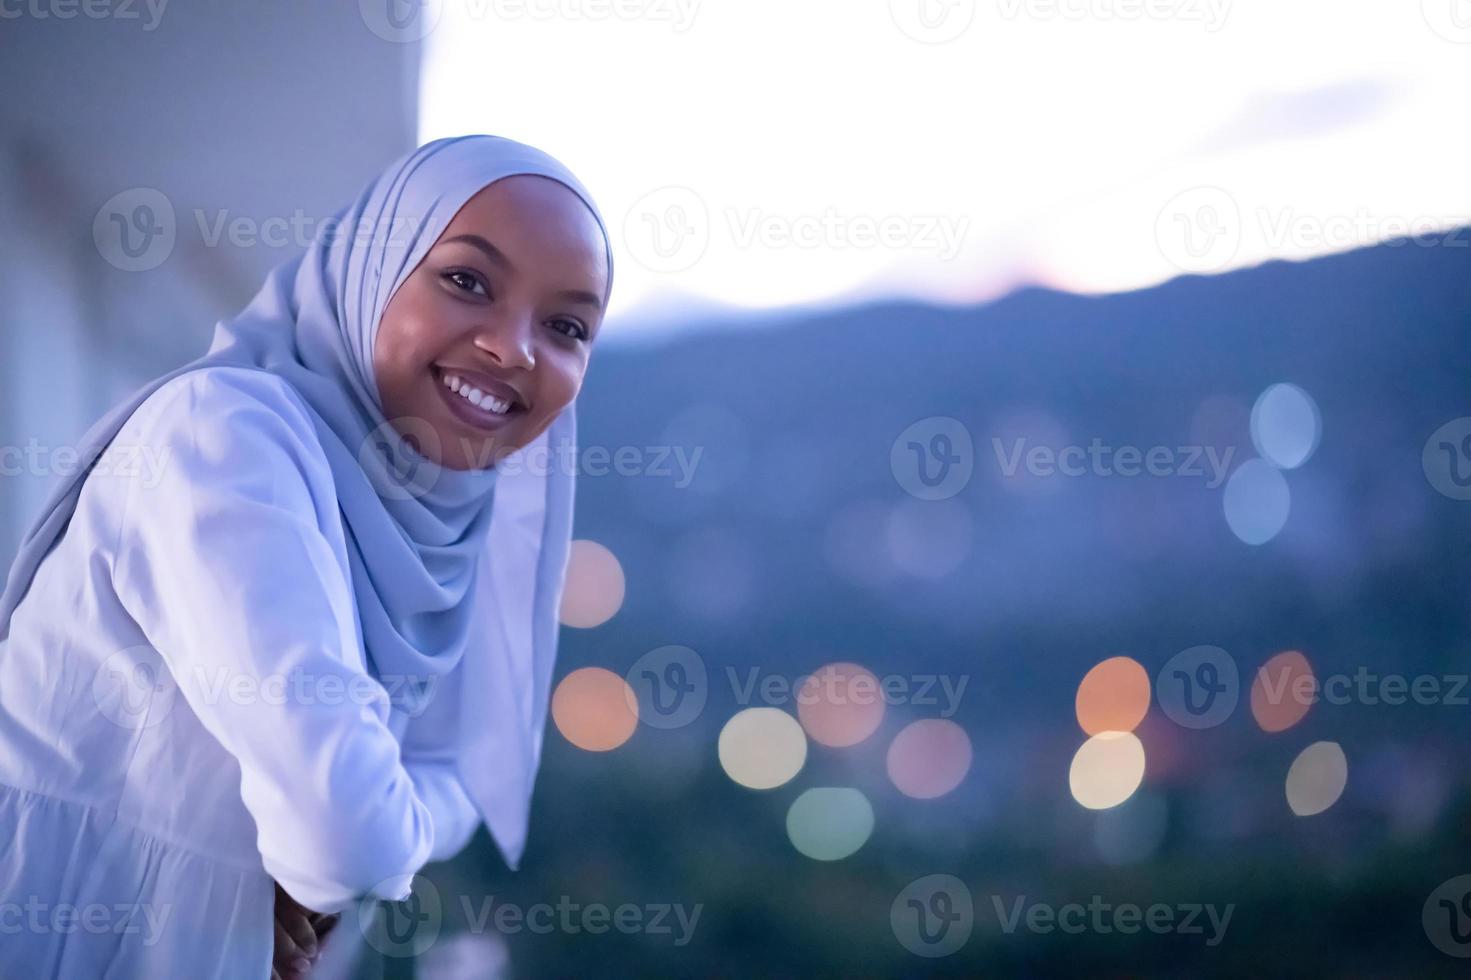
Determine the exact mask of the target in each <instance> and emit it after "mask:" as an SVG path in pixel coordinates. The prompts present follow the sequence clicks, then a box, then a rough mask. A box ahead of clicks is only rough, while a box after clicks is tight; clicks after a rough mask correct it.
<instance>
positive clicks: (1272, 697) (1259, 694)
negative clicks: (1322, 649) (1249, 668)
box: [1251, 650, 1318, 732]
mask: <svg viewBox="0 0 1471 980" xmlns="http://www.w3.org/2000/svg"><path fill="white" fill-rule="evenodd" d="M1317 692H1318V679H1317V678H1316V677H1315V676H1313V666H1312V664H1310V663H1308V658H1307V657H1305V656H1303V655H1302V654H1301V653H1299V652H1298V651H1296V650H1284V651H1282V652H1281V653H1279V654H1277V655H1276V656H1275V657H1273V658H1272V659H1271V660H1268V661H1267V662H1266V663H1264V664H1262V668H1261V670H1258V671H1257V673H1256V680H1255V681H1253V682H1252V685H1251V715H1252V717H1253V718H1255V719H1256V723H1257V724H1258V725H1260V726H1261V729H1262V731H1264V732H1285V731H1286V730H1287V729H1289V728H1291V727H1292V726H1293V725H1296V724H1297V723H1298V722H1300V721H1302V719H1303V717H1304V716H1305V715H1306V714H1307V713H1308V708H1310V707H1312V704H1313V700H1314V698H1315V696H1316V695H1317Z"/></svg>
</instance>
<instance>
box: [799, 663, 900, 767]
mask: <svg viewBox="0 0 1471 980" xmlns="http://www.w3.org/2000/svg"><path fill="white" fill-rule="evenodd" d="M797 717H798V718H799V719H801V721H802V727H803V728H804V729H806V731H807V735H808V736H809V737H810V738H811V739H812V740H813V741H814V742H817V743H818V744H820V745H827V746H832V747H834V748H842V747H845V746H849V745H857V744H858V743H859V742H861V741H863V740H864V739H866V738H868V736H870V735H872V734H873V733H874V732H875V731H877V730H878V727H879V724H880V723H881V722H882V721H883V720H884V695H883V691H882V690H881V689H880V687H879V681H878V678H877V677H875V676H874V675H873V673H872V672H871V671H869V670H866V669H864V668H863V667H860V666H858V665H857V664H850V663H831V664H825V665H823V666H822V667H819V668H818V669H817V670H815V671H813V672H812V673H811V674H810V675H808V677H807V678H806V679H805V680H804V681H802V685H801V687H799V688H798V689H797Z"/></svg>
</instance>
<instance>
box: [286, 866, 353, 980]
mask: <svg viewBox="0 0 1471 980" xmlns="http://www.w3.org/2000/svg"><path fill="white" fill-rule="evenodd" d="M339 918H340V917H339V916H337V915H324V914H322V913H320V912H313V911H312V910H311V909H309V908H307V907H305V906H304V905H302V904H301V903H300V902H298V901H297V900H296V899H294V898H292V897H291V896H290V895H288V894H286V892H285V891H284V890H283V889H282V888H281V886H280V885H277V886H276V952H275V956H274V957H273V958H272V964H271V980H304V978H305V977H307V976H308V975H310V973H311V970H312V964H313V963H315V962H316V961H317V957H318V956H319V955H321V950H322V942H323V940H324V939H326V937H327V933H329V932H331V931H332V927H333V926H335V925H337V921H338V919H339Z"/></svg>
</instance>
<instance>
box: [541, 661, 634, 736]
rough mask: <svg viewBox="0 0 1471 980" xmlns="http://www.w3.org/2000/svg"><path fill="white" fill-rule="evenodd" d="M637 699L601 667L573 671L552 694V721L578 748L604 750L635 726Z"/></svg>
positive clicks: (624, 682)
mask: <svg viewBox="0 0 1471 980" xmlns="http://www.w3.org/2000/svg"><path fill="white" fill-rule="evenodd" d="M637 704H638V702H637V701H636V699H635V698H634V694H633V691H632V690H631V689H630V688H629V686H628V683H627V682H626V681H624V679H623V678H622V677H619V676H618V675H617V674H615V673H613V672H612V671H611V670H604V669H603V668H602V667H582V668H579V669H577V670H574V671H573V672H572V673H570V674H568V675H567V676H566V677H564V678H562V682H561V683H560V684H558V685H557V689H556V691H555V692H553V694H552V721H553V722H554V723H555V724H556V726H557V731H559V732H561V733H562V737H563V738H565V739H566V740H567V741H569V742H571V743H572V744H573V745H575V746H577V747H578V748H579V749H586V750H587V751H589V752H607V751H608V750H609V749H616V748H617V747H618V746H620V745H622V744H623V743H624V742H626V741H628V738H629V736H631V735H632V734H633V730H634V729H635V728H637V727H638V708H637Z"/></svg>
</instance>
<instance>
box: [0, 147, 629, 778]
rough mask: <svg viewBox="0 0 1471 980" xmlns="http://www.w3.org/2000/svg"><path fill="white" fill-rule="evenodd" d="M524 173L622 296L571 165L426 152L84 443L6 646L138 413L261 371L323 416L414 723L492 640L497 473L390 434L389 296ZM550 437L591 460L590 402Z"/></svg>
mask: <svg viewBox="0 0 1471 980" xmlns="http://www.w3.org/2000/svg"><path fill="white" fill-rule="evenodd" d="M518 174H535V175H540V176H543V177H549V178H551V179H553V180H556V181H558V182H560V183H562V184H564V185H566V186H567V187H568V188H570V189H571V190H572V191H573V192H575V193H576V194H577V195H578V196H579V197H580V198H581V199H582V201H583V203H585V204H586V205H587V207H588V209H589V210H590V211H591V212H592V213H593V216H594V217H595V218H596V219H597V221H598V224H599V226H600V227H602V229H603V236H604V243H605V245H607V246H608V273H609V279H608V287H609V289H610V290H611V288H612V269H613V264H612V263H613V256H612V248H611V244H610V240H609V239H608V235H607V227H606V225H604V223H603V219H602V216H601V215H600V214H599V213H598V209H597V206H596V205H595V204H594V203H593V200H592V197H591V195H590V194H589V193H588V192H587V190H586V189H585V188H584V187H583V186H582V184H581V183H580V182H579V181H578V180H577V178H576V177H574V176H573V175H572V173H571V172H570V171H569V170H567V168H566V167H564V166H563V165H562V164H560V163H559V162H557V161H556V160H555V159H553V158H552V157H550V156H548V155H547V154H545V153H543V152H541V151H540V150H537V149H535V148H533V147H530V146H526V145H524V144H521V143H517V142H514V141H512V140H508V139H504V138H501V137H497V136H483V135H476V136H463V137H457V138H454V139H443V140H436V141H434V142H432V143H427V144H425V145H424V146H421V147H419V148H418V149H417V150H414V151H413V152H411V153H409V154H407V155H406V156H404V157H403V158H401V159H399V160H398V161H396V162H395V163H394V164H393V165H391V166H390V167H389V168H388V169H387V170H385V171H384V172H383V174H382V175H381V176H379V177H378V178H377V179H376V180H374V181H373V182H372V183H370V184H369V185H368V187H367V188H366V189H365V190H364V191H363V192H362V194H360V195H359V196H358V198H357V200H356V201H355V202H354V203H353V204H352V205H351V206H349V207H348V208H345V209H344V210H343V211H342V212H340V213H339V215H338V216H337V221H338V224H337V225H336V227H335V228H325V229H324V230H323V232H322V234H320V235H318V237H317V240H316V241H315V242H314V243H313V244H312V245H311V247H310V248H309V249H308V250H307V252H306V253H305V254H304V255H302V256H301V257H300V258H297V259H294V260H292V261H289V262H286V263H283V264H282V265H280V266H278V267H277V268H275V269H274V270H273V271H272V272H271V273H270V275H269V277H268V278H267V280H266V282H265V285H264V286H263V287H262V288H261V290H260V292H259V293H258V294H257V295H256V296H255V298H254V299H253V300H252V301H251V302H250V304H249V306H247V307H246V308H245V310H244V311H243V312H241V313H240V314H239V315H238V316H236V317H234V318H233V319H230V320H225V321H221V322H220V323H219V325H218V326H217V327H216V328H215V334H214V339H213V342H212V344H211V345H210V348H209V351H208V353H207V354H205V355H204V356H203V357H201V358H199V359H198V360H195V361H193V362H191V363H189V364H186V365H184V366H183V367H181V368H178V369H177V370H175V371H172V372H170V373H168V374H166V375H164V376H163V377H161V378H158V379H156V380H154V381H152V382H149V383H148V384H147V385H145V386H144V387H143V388H142V389H141V390H140V391H138V392H137V393H136V394H134V395H133V396H132V397H131V398H130V399H129V400H128V401H127V402H126V403H124V404H123V405H121V406H119V407H117V408H115V409H114V410H112V411H111V412H110V413H109V414H108V415H107V416H106V417H104V418H103V419H102V420H101V421H100V422H98V423H97V424H96V425H95V426H93V428H92V429H91V430H90V431H88V432H87V434H86V435H85V436H83V439H82V443H81V446H80V447H79V448H80V452H79V455H80V457H81V459H82V460H83V461H84V462H85V463H86V465H85V466H84V467H80V468H79V470H78V471H77V472H76V473H75V474H73V475H71V476H70V477H69V478H67V479H66V480H65V481H64V482H63V484H62V485H61V486H59V487H57V488H56V489H55V490H54V491H53V492H52V494H51V496H50V497H49V498H48V500H47V502H46V504H45V505H44V507H43V509H42V511H41V516H40V518H39V519H38V520H37V521H36V523H35V524H34V525H33V526H32V527H31V529H30V531H29V532H28V533H27V535H26V537H25V539H24V541H23V543H22V545H21V548H20V552H19V554H18V556H17V558H16V560H15V563H14V565H13V566H12V568H11V571H10V575H9V577H8V579H7V582H6V586H5V590H4V593H3V595H0V639H4V638H5V637H6V636H8V635H9V633H10V619H11V614H12V613H13V612H14V610H15V608H16V606H17V605H19V603H20V601H21V599H22V598H23V597H24V595H25V593H26V591H27V590H28V589H29V587H30V584H31V581H32V579H33V578H34V576H35V573H36V569H37V567H38V566H39V565H40V564H41V561H42V559H43V558H45V556H46V555H47V553H49V552H50V550H51V548H52V547H53V546H54V545H55V543H56V542H57V540H58V539H59V538H60V537H61V535H62V533H63V532H64V531H65V529H66V526H67V523H68V522H69V521H70V519H71V516H72V513H73V512H74V511H75V509H76V505H77V500H78V497H79V496H80V494H81V489H82V484H83V481H84V480H85V478H86V475H87V473H88V472H89V471H90V468H91V464H92V463H94V462H95V461H96V460H97V458H98V457H99V456H100V455H101V453H102V452H103V450H105V449H106V447H107V445H108V444H109V443H110V442H111V441H112V439H113V438H114V437H115V436H116V434H117V433H118V431H119V430H120V429H121V428H122V426H123V423H124V422H125V421H126V420H127V419H128V417H129V416H131V415H132V413H133V412H134V410H135V409H137V408H138V406H139V405H140V404H141V403H142V402H143V401H144V400H145V399H146V398H148V396H149V395H151V394H152V393H153V392H154V391H155V390H157V389H158V388H159V387H160V386H161V385H163V384H164V383H165V382H167V381H169V380H170V379H172V378H175V377H177V376H178V375H180V374H183V373H184V372H186V371H194V370H198V369H201V368H206V367H214V366H233V367H247V368H256V369H259V370H263V371H269V372H271V373H273V374H276V375H279V376H280V377H282V378H284V379H286V380H287V381H288V382H290V384H291V386H292V387H293V388H294V389H295V390H296V391H297V392H298V393H299V394H300V395H301V397H302V398H303V399H304V400H305V402H306V404H307V405H308V407H309V408H310V409H311V412H312V414H313V417H314V422H315V423H316V428H317V433H318V435H319V436H320V439H321V443H322V446H323V447H324V449H325V450H326V456H327V460H328V462H329V463H330V465H331V467H332V474H333V477H334V479H335V481H336V486H337V492H338V496H339V503H340V510H341V514H342V520H343V525H344V527H345V529H346V531H347V535H346V538H347V544H348V555H349V560H350V563H351V568H352V584H353V591H354V594H355V597H356V604H357V610H358V615H359V617H360V625H361V628H362V634H363V642H364V646H365V649H366V653H367V656H368V660H369V664H370V668H371V669H372V671H373V672H374V674H375V675H376V676H379V677H382V676H385V675H393V676H395V677H400V678H412V679H414V680H416V681H417V682H418V683H417V684H416V685H413V686H410V685H399V688H400V690H399V691H398V692H397V695H396V699H395V707H396V708H398V709H400V710H402V711H404V712H407V713H408V714H410V715H412V714H415V713H416V712H417V711H418V710H420V709H421V708H422V707H423V701H424V699H425V698H427V697H428V696H431V695H432V693H433V691H434V689H435V687H436V685H435V684H434V683H433V682H434V681H436V680H437V679H439V678H441V677H443V676H444V675H445V674H447V673H448V672H449V671H450V670H452V669H453V668H454V667H455V666H456V665H457V664H458V663H459V662H460V660H461V659H462V657H463V655H464V653H465V651H466V648H467V646H469V645H471V644H473V643H475V642H476V640H477V639H478V637H476V636H475V635H473V634H474V632H475V630H476V628H477V627H476V623H477V619H476V618H475V617H474V616H473V615H472V614H473V613H474V607H475V606H476V603H477V597H478V598H479V600H480V601H484V599H485V595H486V587H485V585H484V584H482V587H481V588H480V589H477V588H476V584H477V577H478V570H479V569H480V567H481V564H480V558H481V556H482V553H483V552H485V551H486V549H487V543H488V540H489V536H488V531H489V529H490V524H491V516H492V509H493V507H492V505H493V501H494V497H495V489H496V483H497V476H498V472H497V470H496V469H485V470H454V469H450V468H448V467H440V466H438V465H436V464H435V463H433V462H432V461H430V460H429V459H428V458H426V457H425V456H424V455H422V454H421V453H420V452H419V451H417V450H416V449H415V447H414V446H412V445H411V444H410V443H409V442H408V441H406V440H405V439H404V438H403V437H402V435H400V433H399V432H398V431H397V430H396V429H395V428H394V427H393V426H392V425H391V424H389V422H388V420H387V419H385V418H384V415H383V406H382V404H381V402H380V400H379V395H378V385H377V382H376V379H375V378H374V374H373V345H374V340H375V338H376V337H377V333H378V324H379V320H380V318H381V317H382V315H383V311H384V309H385V308H386V307H387V305H388V301H389V299H390V298H391V297H392V296H393V294H394V292H395V291H396V290H397V289H398V287H399V286H400V285H401V284H402V283H403V282H404V280H405V279H407V278H408V276H409V274H410V273H411V272H412V271H413V270H414V268H415V267H416V266H418V264H419V262H420V260H422V259H423V258H424V256H425V254H426V253H427V252H428V251H429V249H430V248H431V247H432V246H433V245H434V243H435V242H436V241H437V240H438V238H439V236H440V234H442V233H443V231H444V229H445V228H446V227H447V226H448V225H449V223H450V220H451V219H452V218H453V217H454V216H455V214H456V213H457V212H458V211H459V210H460V209H461V208H462V207H463V206H464V205H465V203H466V202H467V201H469V200H470V198H471V197H473V196H474V195H475V194H476V193H477V192H479V191H480V190H481V189H482V188H484V187H485V186H487V185H488V184H491V183H494V182H495V181H497V180H500V179H502V178H504V177H510V176H513V175H518ZM604 299H605V308H606V296H605V297H604ZM544 438H546V439H547V440H548V442H549V443H551V444H553V445H556V446H557V447H558V452H564V451H566V450H569V449H575V445H576V442H575V440H576V416H575V412H574V409H573V406H571V405H569V406H568V407H567V408H566V409H564V410H563V411H562V412H561V414H560V415H558V417H557V418H556V419H555V420H554V422H553V423H552V424H551V426H550V427H549V429H548V431H547V433H545V435H544ZM564 458H565V457H564ZM545 476H546V479H545V483H546V486H545V496H544V498H542V500H541V503H540V504H539V506H544V507H545V519H544V522H543V523H542V525H541V542H540V547H539V548H537V549H536V552H537V554H536V557H535V559H534V560H535V563H536V567H535V568H534V569H529V568H528V569H524V570H522V569H518V570H517V572H518V575H519V574H520V573H521V572H522V571H524V573H525V575H526V576H527V577H531V578H534V583H535V584H534V587H533V588H532V589H531V592H532V601H531V609H530V611H529V614H530V624H531V630H530V633H531V640H532V644H531V645H532V647H533V650H532V652H531V655H532V658H533V661H534V663H535V664H536V667H537V671H538V673H540V674H542V676H541V677H538V678H537V681H538V687H539V688H545V686H546V684H547V682H548V677H549V673H550V665H551V662H552V660H553V659H554V658H555V652H556V636H557V618H558V605H559V603H560V597H561V588H562V582H563V578H564V574H565V571H566V562H567V554H568V546H569V542H570V537H571V523H572V501H573V481H574V476H575V467H568V466H565V465H553V466H550V467H548V469H547V472H546V475H545ZM241 546H242V547H249V542H241ZM483 614H484V611H483V610H482V619H481V620H478V621H479V622H481V623H483ZM400 699H402V700H400ZM535 716H536V717H535V719H534V720H535V723H536V724H537V725H538V726H539V725H540V724H542V723H544V710H543V709H538V710H537V711H536V712H535ZM530 720H532V719H528V721H530ZM537 731H538V732H539V727H538V729H537ZM538 746H539V741H538ZM472 781H473V780H472ZM472 789H473V787H472ZM475 795H477V796H483V795H484V794H481V793H476V794H475Z"/></svg>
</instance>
